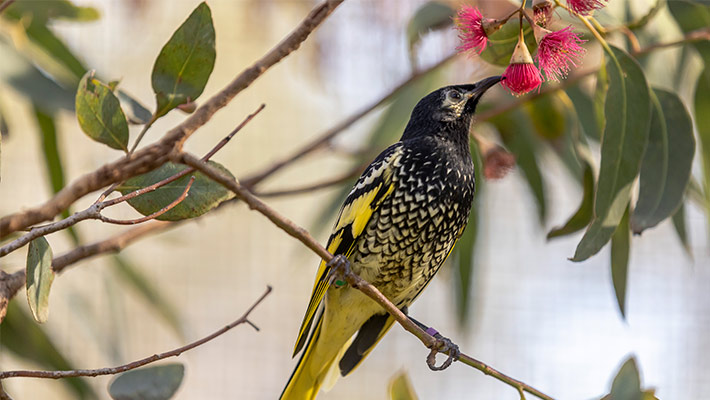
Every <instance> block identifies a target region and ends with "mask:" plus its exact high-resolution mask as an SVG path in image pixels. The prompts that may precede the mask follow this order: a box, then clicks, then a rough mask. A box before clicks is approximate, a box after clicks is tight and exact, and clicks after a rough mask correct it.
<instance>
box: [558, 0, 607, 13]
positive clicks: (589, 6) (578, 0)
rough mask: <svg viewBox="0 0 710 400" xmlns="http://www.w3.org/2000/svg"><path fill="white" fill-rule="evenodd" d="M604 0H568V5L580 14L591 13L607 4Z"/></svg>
mask: <svg viewBox="0 0 710 400" xmlns="http://www.w3.org/2000/svg"><path fill="white" fill-rule="evenodd" d="M604 1H606V0H567V5H568V6H569V8H570V9H571V10H572V11H574V12H576V13H578V14H582V15H589V14H591V13H592V12H593V11H594V10H598V9H600V8H603V7H604V6H606V4H604Z"/></svg>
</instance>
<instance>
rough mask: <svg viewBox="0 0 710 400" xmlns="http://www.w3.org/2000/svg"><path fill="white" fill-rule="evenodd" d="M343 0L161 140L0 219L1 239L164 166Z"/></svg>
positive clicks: (323, 8)
mask: <svg viewBox="0 0 710 400" xmlns="http://www.w3.org/2000/svg"><path fill="white" fill-rule="evenodd" d="M342 2H343V0H325V1H323V2H321V3H320V4H318V5H317V6H315V8H313V10H311V12H310V13H309V14H308V16H306V18H305V19H304V20H303V21H302V22H301V23H300V24H299V25H298V26H297V27H296V28H295V29H294V30H293V31H292V32H291V33H290V34H289V35H288V36H287V37H286V38H284V39H283V40H282V41H281V42H280V43H279V44H278V45H276V46H275V47H274V48H273V49H272V50H270V51H269V52H268V53H266V55H264V56H263V57H262V58H260V59H259V60H257V61H256V62H255V63H254V64H253V65H252V66H251V67H249V68H247V69H246V70H244V71H242V73H240V74H239V75H238V76H237V77H236V78H235V79H234V80H233V81H232V82H231V83H230V84H229V85H227V86H226V87H225V88H224V89H222V90H221V91H220V92H219V93H217V94H215V95H214V96H212V97H211V98H210V99H209V100H207V101H206V102H205V103H204V104H203V105H202V106H200V107H199V108H198V109H197V110H196V111H195V112H194V113H193V114H192V115H190V116H189V117H188V118H187V119H185V121H183V122H182V123H180V124H179V125H177V126H176V127H175V128H173V129H171V130H170V131H168V132H167V133H166V134H165V135H164V136H163V138H162V139H160V140H159V141H158V142H156V143H154V144H151V145H149V146H146V147H144V148H142V149H140V150H138V151H137V152H135V153H134V154H133V155H132V156H130V157H128V156H126V157H122V158H120V159H119V160H117V161H114V162H112V163H109V164H105V165H103V166H102V167H100V168H98V169H97V170H95V171H94V172H91V173H89V174H86V175H84V176H82V177H80V178H79V179H76V180H75V181H74V182H72V183H71V184H69V185H67V186H66V187H65V188H64V189H62V190H60V191H59V192H58V193H57V194H56V195H55V196H54V197H52V198H51V199H49V200H48V201H46V202H45V203H44V204H42V205H40V206H37V207H34V208H30V209H27V210H23V211H19V212H16V213H14V214H10V215H8V216H5V217H2V218H0V239H2V238H3V237H5V236H7V235H9V234H11V233H12V232H16V231H18V230H22V229H25V228H27V227H29V226H32V225H36V224H38V223H40V222H42V221H48V220H51V219H52V218H54V217H55V216H56V215H57V214H59V213H61V212H62V211H63V210H65V209H66V208H67V207H69V206H70V205H71V204H72V203H74V202H75V201H76V200H78V199H79V198H81V197H83V196H84V195H86V194H89V193H91V192H94V191H96V190H99V189H101V188H103V187H105V186H108V185H111V184H112V183H116V182H120V181H122V180H126V179H129V178H132V177H134V176H136V175H140V174H143V173H146V172H150V171H152V170H154V169H155V168H157V167H159V166H161V165H163V164H164V163H165V162H166V161H168V156H169V154H170V153H171V152H172V151H173V150H175V149H180V148H181V147H182V144H183V143H184V142H185V140H187V139H188V138H189V137H190V136H191V135H192V134H193V133H194V132H195V131H196V130H197V129H198V128H200V127H202V126H203V125H204V124H206V123H207V121H209V120H210V119H211V118H212V116H213V115H214V114H215V113H216V112H217V111H219V110H221V109H222V108H224V107H225V106H226V105H227V104H229V102H230V101H231V100H232V99H233V98H234V97H235V96H236V95H237V94H239V93H240V92H241V91H242V90H244V89H246V88H247V87H248V86H249V85H251V84H252V83H253V82H254V81H255V80H256V79H257V78H259V77H260V76H261V75H262V74H263V73H264V72H266V70H268V69H269V68H271V67H272V66H273V65H274V64H276V63H278V62H279V61H281V60H282V59H283V58H285V57H286V56H288V55H289V54H291V53H292V52H293V51H294V50H296V49H297V48H298V47H299V46H300V45H301V43H303V42H304V41H305V40H306V39H307V38H308V36H309V35H310V34H311V33H312V32H313V31H314V30H315V29H316V28H317V27H318V26H319V25H320V24H321V23H322V22H323V21H324V20H325V19H326V18H327V17H328V16H329V15H330V14H331V13H332V12H333V10H335V8H336V7H337V6H338V5H340V3H342Z"/></svg>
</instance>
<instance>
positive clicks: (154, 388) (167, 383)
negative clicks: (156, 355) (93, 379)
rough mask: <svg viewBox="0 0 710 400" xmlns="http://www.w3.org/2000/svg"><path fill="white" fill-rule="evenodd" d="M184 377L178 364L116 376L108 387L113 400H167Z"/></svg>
mask: <svg viewBox="0 0 710 400" xmlns="http://www.w3.org/2000/svg"><path fill="white" fill-rule="evenodd" d="M184 375H185V367H184V366H183V365H182V364H179V363H172V364H162V365H157V366H154V367H145V368H138V369H134V370H131V371H128V372H124V373H122V374H121V375H118V376H117V377H116V378H114V380H113V381H112V382H111V384H110V385H109V387H108V392H109V394H110V395H111V398H112V399H114V400H167V399H170V398H172V397H173V395H174V394H175V392H177V390H178V388H179V387H180V384H181V383H182V379H183V377H184Z"/></svg>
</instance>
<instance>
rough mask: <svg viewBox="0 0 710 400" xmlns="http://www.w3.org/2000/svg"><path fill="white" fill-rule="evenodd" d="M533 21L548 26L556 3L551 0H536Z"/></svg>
mask: <svg viewBox="0 0 710 400" xmlns="http://www.w3.org/2000/svg"><path fill="white" fill-rule="evenodd" d="M532 9H533V21H534V22H535V24H536V25H539V26H542V27H543V28H544V27H546V26H547V25H548V24H549V23H550V21H551V20H552V11H553V10H554V5H553V4H552V1H551V0H535V1H533V6H532Z"/></svg>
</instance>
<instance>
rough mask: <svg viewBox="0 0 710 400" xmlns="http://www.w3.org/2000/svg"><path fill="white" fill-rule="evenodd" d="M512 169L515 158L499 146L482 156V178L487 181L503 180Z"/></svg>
mask: <svg viewBox="0 0 710 400" xmlns="http://www.w3.org/2000/svg"><path fill="white" fill-rule="evenodd" d="M504 82H505V81H504ZM513 167H515V156H514V155H513V154H511V153H509V152H508V151H506V150H505V149H504V148H502V147H500V146H495V147H493V148H491V149H490V150H489V151H488V152H486V154H485V155H484V160H483V176H485V177H486V179H488V180H496V179H502V178H504V177H505V176H506V175H507V174H508V172H510V170H511V169H513Z"/></svg>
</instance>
